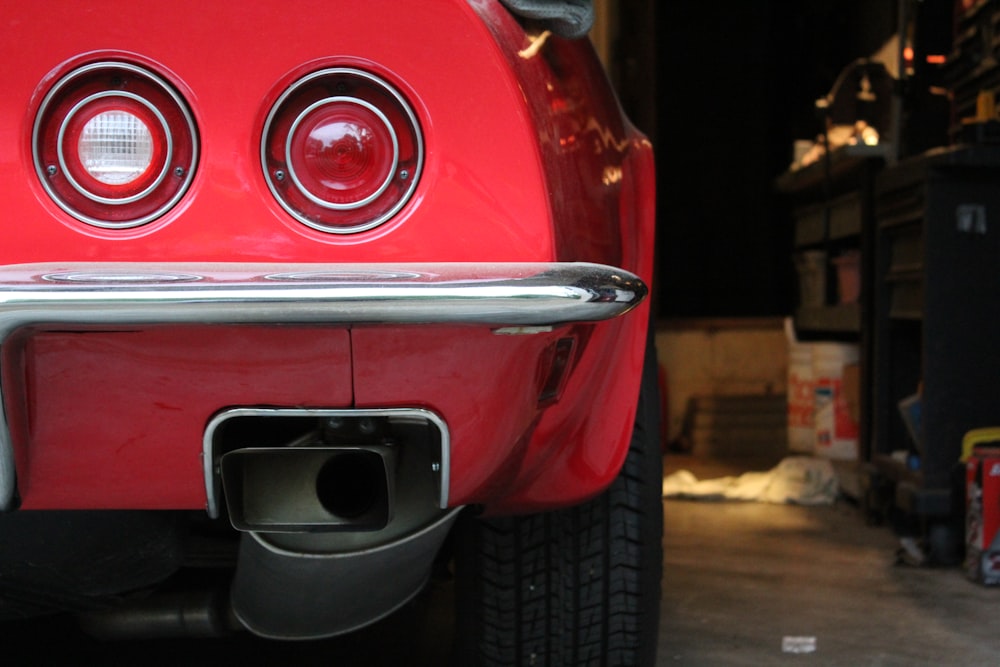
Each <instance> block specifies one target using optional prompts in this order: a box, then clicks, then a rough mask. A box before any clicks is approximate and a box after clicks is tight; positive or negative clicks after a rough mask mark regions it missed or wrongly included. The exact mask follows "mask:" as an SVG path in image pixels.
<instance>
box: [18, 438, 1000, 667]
mask: <svg viewBox="0 0 1000 667" xmlns="http://www.w3.org/2000/svg"><path fill="white" fill-rule="evenodd" d="M773 463H774V462H773V461H772V462H763V461H758V462H747V461H734V460H705V459H699V458H694V457H689V456H678V455H669V456H668V457H667V459H666V468H667V471H668V472H671V471H674V470H677V469H680V468H683V469H687V470H691V471H692V472H694V473H695V475H696V476H697V477H698V478H699V479H712V478H714V477H719V476H723V475H726V474H735V473H739V472H745V471H747V470H767V469H768V468H769V467H770V465H773ZM664 510H665V518H664V521H665V528H666V537H665V558H664V566H665V567H664V571H665V578H664V582H663V603H662V619H661V623H660V629H661V631H660V657H659V665H661V666H667V665H681V666H684V667H707V666H711V667H728V666H742V665H747V666H751V665H752V666H753V667H759V666H762V665H767V666H771V665H786V664H787V665H807V664H808V665H845V666H849V667H868V666H871V667H875V666H878V667H889V666H897V665H898V666H899V667H903V666H905V667H914V666H924V665H926V666H931V665H933V666H935V667H947V666H950V665H961V666H963V667H966V666H979V665H984V666H985V665H1000V588H983V587H980V586H977V585H975V584H973V583H971V582H969V581H967V580H966V579H965V578H964V576H963V573H962V572H961V571H960V570H959V569H958V568H951V569H932V568H918V567H913V566H906V565H898V564H896V552H897V549H898V547H899V544H898V542H897V540H896V539H895V537H894V536H893V534H892V531H891V530H890V529H889V528H887V527H884V526H874V527H873V526H868V525H866V524H865V521H864V520H863V517H862V515H861V513H860V511H859V510H858V508H857V507H856V506H855V505H852V504H851V503H849V502H847V501H840V502H838V503H837V504H836V505H834V506H832V507H818V508H817V507H813V508H806V507H795V506H787V505H765V504H758V503H718V502H698V501H681V500H667V501H665V502H664ZM451 594H452V588H451V585H450V582H449V581H448V580H447V579H441V578H438V579H435V580H434V581H432V583H431V586H430V587H429V589H428V591H427V592H426V593H425V594H423V595H421V596H419V597H418V598H417V599H416V600H414V601H413V602H412V603H411V604H409V605H407V606H406V607H405V608H403V609H402V610H400V611H399V612H398V613H396V614H394V615H393V616H392V617H390V618H387V619H385V620H384V621H382V622H380V623H377V624H375V625H374V626H371V627H370V628H367V629H365V630H363V631H361V632H360V633H358V634H356V635H352V636H349V637H341V638H336V639H331V640H327V641H322V642H299V643H292V644H283V643H275V642H267V641H265V640H260V639H255V638H253V637H250V636H248V635H237V636H234V637H232V638H228V639H209V640H177V639H164V640H154V641H142V642H123V643H102V642H97V641H94V640H92V639H89V638H87V637H84V636H82V635H81V634H80V633H79V631H78V630H77V629H76V628H75V627H74V625H73V623H72V621H71V620H69V619H51V620H47V621H45V622H43V623H31V624H13V625H9V624H8V625H6V626H4V627H0V642H2V644H3V646H4V651H5V655H6V656H7V657H8V658H9V660H5V661H4V664H7V662H9V663H10V664H12V665H13V664H24V665H29V664H30V665H40V666H49V665H52V666H60V665H90V664H94V665H138V664H142V665H170V666H173V665H178V666H179V665H184V666H185V667H192V666H206V667H208V666H211V667H219V666H221V665H233V666H236V665H239V666H240V667H247V666H249V665H278V664H281V665H296V666H312V665H316V666H319V665H337V666H338V667H360V666H364V667H377V666H380V665H392V666H393V667H397V666H399V665H406V666H407V667H419V666H424V667H444V666H445V665H447V664H448V660H449V646H450V643H451V638H452V634H451V623H452V621H453V616H452V612H451V607H450V601H451ZM53 640H55V641H53ZM783 644H785V645H786V647H785V648H783ZM792 648H798V649H799V650H808V652H805V653H793V652H789V651H788V650H787V649H792ZM454 667H461V665H455V666H454Z"/></svg>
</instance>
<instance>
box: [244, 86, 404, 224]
mask: <svg viewBox="0 0 1000 667" xmlns="http://www.w3.org/2000/svg"><path fill="white" fill-rule="evenodd" d="M261 161H262V163H263V166H264V175H265V178H266V179H267V183H268V186H269V187H270V188H271V192H272V193H274V196H275V197H276V198H277V199H278V201H279V202H280V203H281V205H282V206H283V207H284V208H285V210H286V211H288V212H289V213H290V214H291V215H292V216H294V217H295V218H296V219H298V220H299V221H300V222H303V223H305V224H306V225H309V226H310V227H313V228H314V229H319V230H321V231H325V232H332V233H341V234H346V233H352V232H360V231H365V230H368V229H372V228H373V227H376V226H378V225H380V224H382V223H383V222H386V221H387V220H389V219H390V218H391V217H392V216H393V215H395V214H396V213H397V212H398V211H399V210H400V209H401V208H402V207H403V206H404V205H405V204H406V202H407V200H408V199H409V198H410V195H412V194H413V191H414V190H415V189H416V186H417V181H418V179H419V176H420V170H421V167H422V166H423V141H422V138H421V135H420V129H419V126H418V124H417V119H416V116H415V115H414V113H413V110H412V109H411V108H410V106H409V105H408V104H407V103H406V101H405V99H404V98H403V97H402V95H400V93H399V92H397V91H396V90H395V89H394V88H392V87H391V86H390V85H389V84H388V83H386V82H385V81H383V80H382V79H380V78H378V77H375V76H373V75H372V74H369V73H367V72H362V71H360V70H356V69H350V68H331V69H326V70H322V71H319V72H315V73H313V74H311V75H309V76H307V77H305V78H303V79H301V80H299V81H298V82H296V83H295V84H294V85H293V86H292V87H291V88H289V89H288V90H287V91H286V92H285V93H284V94H283V95H282V96H281V97H280V98H279V99H278V101H277V102H276V103H275V105H274V107H273V108H272V109H271V112H270V114H269V115H268V117H267V121H266V122H265V125H264V133H263V137H262V141H261Z"/></svg>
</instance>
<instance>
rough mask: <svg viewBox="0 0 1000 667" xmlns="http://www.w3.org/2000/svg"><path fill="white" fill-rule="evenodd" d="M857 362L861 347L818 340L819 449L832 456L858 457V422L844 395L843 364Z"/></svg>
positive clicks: (815, 371) (815, 356)
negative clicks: (852, 414)
mask: <svg viewBox="0 0 1000 667" xmlns="http://www.w3.org/2000/svg"><path fill="white" fill-rule="evenodd" d="M857 361H858V346H857V345H851V344H847V343H815V344H814V345H813V376H814V379H815V382H816V385H815V392H814V395H815V399H816V416H815V419H816V449H815V452H816V454H817V455H818V456H824V457H827V458H831V459H849V460H857V458H858V424H857V422H856V421H854V419H852V418H851V411H850V409H849V407H848V405H847V399H846V397H845V395H844V366H846V365H847V364H853V363H856V362H857Z"/></svg>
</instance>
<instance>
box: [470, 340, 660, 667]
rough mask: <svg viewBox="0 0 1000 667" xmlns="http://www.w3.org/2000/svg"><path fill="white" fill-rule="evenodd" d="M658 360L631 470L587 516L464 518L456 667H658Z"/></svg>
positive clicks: (648, 375) (652, 366) (578, 510)
mask: <svg viewBox="0 0 1000 667" xmlns="http://www.w3.org/2000/svg"><path fill="white" fill-rule="evenodd" d="M659 408H660V404H659V391H658V376H657V364H656V357H655V352H654V351H653V350H652V346H650V350H649V352H647V355H646V364H645V368H644V372H643V379H642V390H641V393H640V396H639V406H638V412H637V415H636V421H635V428H634V432H633V435H632V442H631V445H630V448H629V452H628V456H627V458H626V460H625V465H624V467H623V468H622V471H621V473H620V474H619V475H618V478H617V479H615V481H614V483H613V484H612V485H611V487H610V488H608V489H607V490H606V491H605V492H604V493H602V494H601V495H600V496H598V497H597V498H594V499H593V500H591V501H589V502H587V503H584V504H583V505H580V506H577V507H573V508H569V509H565V510H560V511H555V512H546V513H541V514H534V515H529V516H520V517H507V518H502V519H489V520H478V519H475V518H469V519H466V520H465V521H464V523H463V524H462V526H461V527H460V531H461V532H460V533H459V535H458V539H459V544H458V545H457V551H456V579H457V581H456V594H457V610H456V611H457V622H456V637H455V641H456V643H455V646H456V659H455V665H456V667H458V666H461V667H467V666H481V667H512V666H514V665H525V666H529V665H537V666H548V667H569V666H574V667H575V666H578V665H600V666H607V667H611V666H625V665H628V666H635V667H653V666H654V665H655V664H656V645H657V635H658V630H659V615H660V578H661V575H662V570H663V547H662V535H663V505H662V499H661V487H662V481H661V480H662V460H661V453H660V447H659V433H660V428H659V414H660V409H659Z"/></svg>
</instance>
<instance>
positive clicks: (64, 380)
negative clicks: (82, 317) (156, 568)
mask: <svg viewBox="0 0 1000 667" xmlns="http://www.w3.org/2000/svg"><path fill="white" fill-rule="evenodd" d="M24 358H25V369H26V370H25V379H26V382H25V384H26V386H27V392H26V394H27V396H26V398H27V405H28V406H30V408H29V410H28V415H27V416H28V419H27V424H26V433H23V436H26V438H22V439H21V440H20V442H18V443H17V444H18V447H17V452H18V454H19V456H18V459H19V465H18V471H19V475H18V488H19V490H20V492H21V497H22V507H23V508H25V509H58V508H64V507H73V508H99V509H102V508H141V509H203V508H204V507H205V500H206V499H205V481H204V473H203V471H202V458H201V452H202V435H203V434H204V431H205V424H206V423H207V422H208V420H209V419H210V418H211V417H212V416H213V415H214V414H215V413H216V412H218V411H219V410H221V409H223V408H226V407H230V406H232V405H290V406H322V407H344V406H349V405H350V404H351V359H350V341H349V338H348V334H347V331H346V330H343V329H331V328H315V329H290V330H289V329H282V328H257V327H245V328H236V327H229V328H226V329H225V331H221V330H213V329H204V328H174V327H164V328H155V329H149V330H146V331H126V332H116V333H87V334H74V335H67V334H59V333H42V334H38V335H36V336H34V337H32V338H31V339H30V340H29V342H28V343H27V345H26V349H25V355H24Z"/></svg>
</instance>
